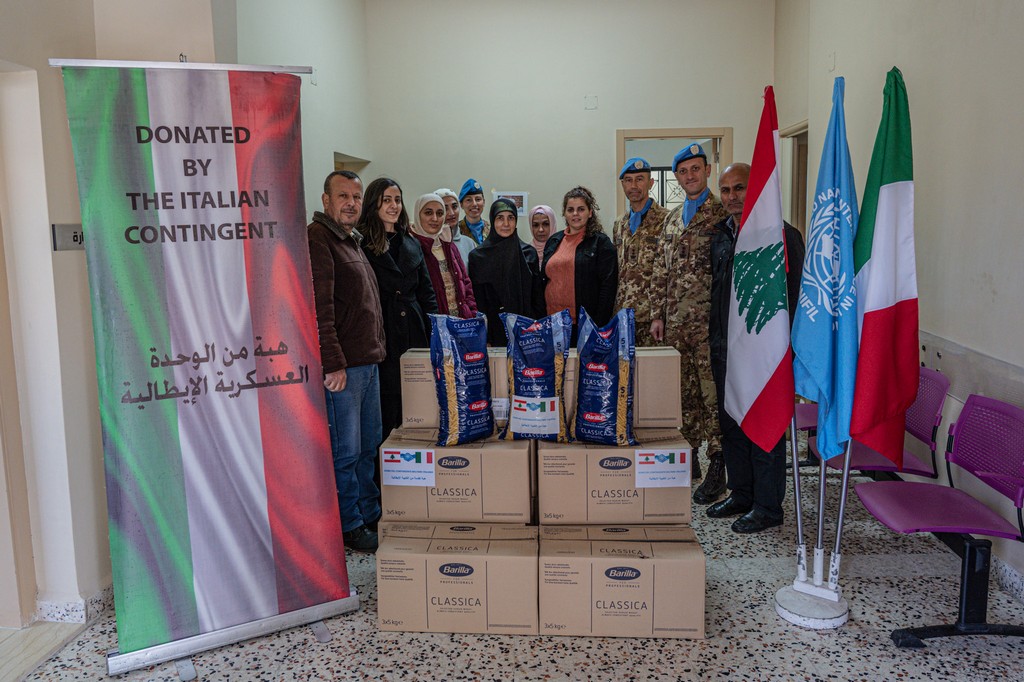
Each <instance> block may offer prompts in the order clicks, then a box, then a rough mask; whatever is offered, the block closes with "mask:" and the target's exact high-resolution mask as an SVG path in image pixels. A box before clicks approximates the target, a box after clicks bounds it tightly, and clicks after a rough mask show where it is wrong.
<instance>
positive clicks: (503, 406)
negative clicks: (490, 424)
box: [491, 398, 508, 422]
mask: <svg viewBox="0 0 1024 682" xmlns="http://www.w3.org/2000/svg"><path fill="white" fill-rule="evenodd" d="M491 411H492V412H494V419H495V420H496V421H501V422H503V421H507V420H508V398H492V399H491Z"/></svg>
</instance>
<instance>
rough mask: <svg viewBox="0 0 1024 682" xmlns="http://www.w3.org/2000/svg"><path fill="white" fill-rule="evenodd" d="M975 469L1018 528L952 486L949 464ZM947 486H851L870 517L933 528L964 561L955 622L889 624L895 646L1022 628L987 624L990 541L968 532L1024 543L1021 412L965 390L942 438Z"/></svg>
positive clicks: (917, 529)
mask: <svg viewBox="0 0 1024 682" xmlns="http://www.w3.org/2000/svg"><path fill="white" fill-rule="evenodd" d="M954 464H955V465H957V467H959V468H960V469H963V470H964V471H966V472H968V473H970V474H972V475H974V476H975V477H976V478H978V479H979V480H980V481H982V482H983V483H985V484H986V485H988V486H989V487H990V488H992V489H993V490H995V491H996V492H998V493H1000V494H1001V495H1003V496H1005V497H1007V498H1009V499H1010V500H1011V501H1012V502H1013V504H1014V506H1016V507H1017V526H1016V527H1014V525H1013V524H1012V523H1010V522H1009V521H1007V520H1006V519H1005V518H1003V517H1002V516H1000V515H999V514H996V513H995V512H993V511H992V510H991V509H989V508H988V507H986V506H985V505H984V504H982V503H981V502H979V501H978V500H976V499H975V498H974V497H971V496H970V495H968V494H967V493H965V492H964V491H962V490H958V489H956V488H955V487H953V468H952V465H954ZM946 470H947V472H948V474H949V481H950V485H949V487H946V486H943V485H939V484H936V483H923V482H916V481H877V482H868V483H860V484H858V485H857V486H855V488H854V489H855V490H856V491H857V495H858V496H859V497H860V499H861V502H863V503H864V507H865V508H866V509H867V510H868V511H869V512H871V515H872V516H874V517H875V518H876V519H878V520H879V521H881V522H882V523H883V524H884V525H885V526H887V527H889V528H891V529H892V530H894V531H896V532H897V533H935V534H936V537H938V538H939V539H940V540H942V541H943V542H944V543H946V544H947V545H948V546H949V547H950V548H951V549H953V551H955V552H956V553H957V554H958V555H960V557H961V559H962V562H963V563H962V569H961V572H960V609H959V614H958V616H957V621H956V623H953V624H949V625H931V626H926V627H918V628H906V629H899V630H894V631H893V633H892V640H893V642H895V643H896V645H897V646H901V647H923V646H924V641H923V640H925V639H930V638H932V637H948V636H952V635H1007V636H1013V637H1024V627H1021V626H1017V625H999V624H993V623H988V622H986V617H987V616H986V612H987V611H988V579H989V566H990V559H991V550H992V541H991V540H981V539H977V538H975V537H973V536H974V535H987V536H991V537H1000V538H1010V539H1013V540H1017V541H1024V517H1022V514H1021V509H1022V507H1024V410H1022V409H1020V408H1019V407H1016V406H1014V405H1010V404H1007V403H1004V402H1002V401H999V400H995V399H993V398H985V397H983V396H979V395H971V396H970V397H968V398H967V403H966V404H965V405H964V409H963V411H962V412H961V413H960V417H959V419H957V420H956V423H954V424H952V425H951V426H950V427H949V440H948V441H947V444H946Z"/></svg>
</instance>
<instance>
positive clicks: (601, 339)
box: [572, 308, 636, 446]
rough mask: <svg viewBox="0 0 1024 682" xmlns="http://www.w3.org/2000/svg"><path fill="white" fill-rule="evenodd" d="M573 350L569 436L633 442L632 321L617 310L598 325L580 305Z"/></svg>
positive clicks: (590, 440) (603, 441)
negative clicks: (573, 391) (573, 384)
mask: <svg viewBox="0 0 1024 682" xmlns="http://www.w3.org/2000/svg"><path fill="white" fill-rule="evenodd" d="M579 330H580V333H579V339H578V340H577V342H576V352H577V355H578V357H579V367H578V369H577V371H576V415H575V417H574V418H573V420H572V437H573V438H576V439H579V440H582V441H586V442H588V443H600V444H602V445H620V446H621V445H636V439H635V438H634V437H633V375H634V373H635V371H636V347H635V345H634V344H635V338H636V322H635V320H634V318H633V309H632V308H626V309H624V310H620V311H619V312H617V313H616V314H615V316H614V317H613V318H612V320H611V322H609V323H608V324H607V325H605V326H604V327H601V328H600V329H598V328H597V326H596V325H595V324H594V321H593V320H591V319H590V316H589V315H587V311H585V310H584V309H583V308H580V315H579Z"/></svg>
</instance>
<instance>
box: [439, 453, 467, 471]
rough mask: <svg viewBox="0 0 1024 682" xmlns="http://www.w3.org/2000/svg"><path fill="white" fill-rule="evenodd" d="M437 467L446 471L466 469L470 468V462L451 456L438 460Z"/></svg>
mask: <svg viewBox="0 0 1024 682" xmlns="http://www.w3.org/2000/svg"><path fill="white" fill-rule="evenodd" d="M437 466H439V467H442V468H444V469H465V468H466V467H468V466H469V460H468V459H466V458H465V457H458V456H455V455H449V456H445V457H442V458H440V459H439V460H437Z"/></svg>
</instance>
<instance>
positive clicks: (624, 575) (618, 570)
mask: <svg viewBox="0 0 1024 682" xmlns="http://www.w3.org/2000/svg"><path fill="white" fill-rule="evenodd" d="M604 575H605V577H607V578H611V579H612V580H636V579H637V578H639V577H640V571H638V570H637V569H635V568H632V567H630V566H613V567H611V568H609V569H608V570H607V571H605V572H604Z"/></svg>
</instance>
